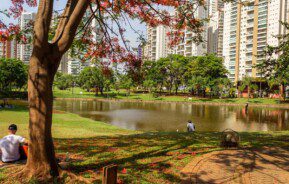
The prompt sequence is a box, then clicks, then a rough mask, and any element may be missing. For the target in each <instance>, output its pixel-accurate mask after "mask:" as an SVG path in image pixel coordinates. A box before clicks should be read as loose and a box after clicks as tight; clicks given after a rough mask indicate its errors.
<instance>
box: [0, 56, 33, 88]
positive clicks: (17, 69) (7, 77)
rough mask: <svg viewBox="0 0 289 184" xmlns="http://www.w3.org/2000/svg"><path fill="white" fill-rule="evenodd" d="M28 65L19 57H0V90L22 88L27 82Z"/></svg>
mask: <svg viewBox="0 0 289 184" xmlns="http://www.w3.org/2000/svg"><path fill="white" fill-rule="evenodd" d="M27 69H28V68H27V66H26V65H24V64H23V62H22V61H20V60H17V59H6V58H1V59H0V91H11V90H12V89H13V88H16V89H18V90H20V89H21V88H23V86H25V85H26V83H27V76H28V74H27V71H28V70H27Z"/></svg>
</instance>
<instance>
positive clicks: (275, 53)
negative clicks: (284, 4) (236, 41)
mask: <svg viewBox="0 0 289 184" xmlns="http://www.w3.org/2000/svg"><path fill="white" fill-rule="evenodd" d="M281 24H282V25H283V26H285V28H286V29H287V30H289V24H288V23H286V22H284V23H281ZM276 37H277V38H278V40H279V41H280V44H279V45H278V46H270V45H269V46H267V48H266V49H265V50H264V53H263V54H262V55H261V56H265V57H266V59H265V60H263V62H261V63H259V64H257V65H256V66H255V67H256V68H257V69H258V70H259V71H260V72H261V74H265V76H264V77H266V78H267V79H268V80H269V81H270V82H269V85H270V86H271V87H272V86H273V84H274V85H276V84H279V85H281V86H282V87H283V89H285V86H286V85H288V84H289V33H286V34H283V35H278V36H276ZM282 92H283V94H281V96H283V99H285V90H283V91H282Z"/></svg>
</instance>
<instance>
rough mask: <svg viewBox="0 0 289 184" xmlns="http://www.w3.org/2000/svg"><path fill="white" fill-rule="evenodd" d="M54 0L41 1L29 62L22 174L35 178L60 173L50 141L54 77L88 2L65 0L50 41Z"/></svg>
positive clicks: (50, 176)
mask: <svg viewBox="0 0 289 184" xmlns="http://www.w3.org/2000/svg"><path fill="white" fill-rule="evenodd" d="M53 2H54V0H40V1H39V5H38V12H37V16H36V20H35V23H34V40H33V52H32V56H31V58H30V64H29V74H28V75H29V76H28V100H29V138H30V143H29V154H28V161H27V164H26V167H25V169H24V170H23V171H22V173H21V174H23V175H26V177H29V178H31V177H33V178H35V179H37V180H49V179H51V178H55V177H57V176H59V171H58V167H57V163H56V158H55V152H54V146H53V140H52V133H51V127H52V108H53V92H52V86H53V80H54V76H55V74H56V71H57V69H58V66H59V63H60V60H61V57H62V56H63V54H64V53H65V52H66V51H67V50H68V49H69V48H70V46H71V44H72V41H73V39H74V37H75V34H76V30H77V27H78V25H79V24H80V21H81V20H82V17H83V15H84V13H85V11H86V9H87V7H88V5H89V3H90V1H87V0H67V5H66V7H65V10H64V11H63V14H62V16H61V17H62V18H60V22H59V24H58V28H57V30H56V34H55V37H54V39H53V40H52V42H51V43H50V42H49V40H48V35H49V29H50V23H51V17H52V11H53Z"/></svg>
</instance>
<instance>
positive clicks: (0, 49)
mask: <svg viewBox="0 0 289 184" xmlns="http://www.w3.org/2000/svg"><path fill="white" fill-rule="evenodd" d="M0 57H2V58H17V42H16V40H11V41H3V42H0Z"/></svg>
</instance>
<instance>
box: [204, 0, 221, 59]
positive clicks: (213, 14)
mask: <svg viewBox="0 0 289 184" xmlns="http://www.w3.org/2000/svg"><path fill="white" fill-rule="evenodd" d="M208 10H209V12H208V13H209V15H208V16H209V18H210V21H209V23H208V36H207V51H208V53H215V54H216V55H217V56H218V57H223V27H224V3H223V1H220V0H210V1H209V8H208Z"/></svg>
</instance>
